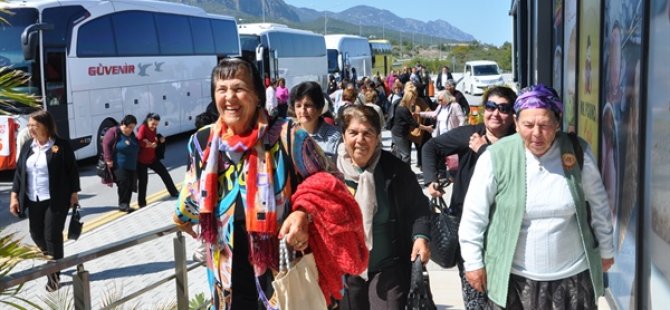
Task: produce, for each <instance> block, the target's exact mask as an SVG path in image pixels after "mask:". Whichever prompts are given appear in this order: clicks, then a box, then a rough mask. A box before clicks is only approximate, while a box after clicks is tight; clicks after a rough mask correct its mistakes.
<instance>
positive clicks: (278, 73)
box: [238, 23, 328, 89]
mask: <svg viewBox="0 0 670 310" xmlns="http://www.w3.org/2000/svg"><path fill="white" fill-rule="evenodd" d="M238 30H239V33H240V45H241V50H242V56H243V57H244V58H246V59H248V60H250V61H251V62H253V63H256V65H257V66H258V70H259V71H260V72H261V75H262V76H263V77H268V78H272V79H275V80H276V79H279V78H280V77H281V78H284V79H285V80H286V87H288V88H289V89H290V88H291V87H293V86H295V85H296V84H298V83H300V82H304V81H315V82H318V83H319V84H321V87H323V88H324V89H326V88H325V87H326V86H327V83H328V80H327V75H328V59H327V58H326V43H325V41H324V39H323V36H322V35H320V34H317V33H314V32H311V31H305V30H299V29H292V28H289V27H287V26H286V25H282V24H273V23H256V24H240V25H239V27H238Z"/></svg>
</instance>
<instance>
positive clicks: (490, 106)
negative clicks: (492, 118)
mask: <svg viewBox="0 0 670 310" xmlns="http://www.w3.org/2000/svg"><path fill="white" fill-rule="evenodd" d="M484 109H486V111H489V112H493V111H495V110H496V109H497V110H498V111H500V113H502V114H510V113H512V112H513V110H514V109H513V107H512V105H511V104H509V103H502V104H497V103H495V102H493V101H487V102H486V103H484Z"/></svg>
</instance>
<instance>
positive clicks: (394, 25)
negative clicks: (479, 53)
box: [167, 0, 476, 41]
mask: <svg viewBox="0 0 670 310" xmlns="http://www.w3.org/2000/svg"><path fill="white" fill-rule="evenodd" d="M167 1H171V2H180V3H184V4H189V5H193V6H199V7H202V8H203V9H205V10H207V11H208V12H212V13H220V14H227V15H232V16H235V17H236V18H238V19H240V18H241V19H242V20H243V22H258V21H262V19H263V16H264V17H265V20H266V21H268V22H270V21H272V22H279V23H286V24H289V25H292V26H294V27H298V28H303V29H308V28H305V27H303V26H307V25H310V28H309V30H312V31H315V32H323V25H324V24H327V26H328V33H335V32H336V29H335V28H334V29H331V27H332V26H335V25H340V27H338V28H337V29H345V30H348V31H346V32H347V33H354V34H355V33H356V31H355V30H359V29H360V27H362V26H365V27H366V28H367V29H371V28H370V27H373V28H374V30H375V31H366V33H370V32H374V33H375V34H376V35H377V36H379V32H384V31H388V32H389V33H390V32H391V31H394V32H399V33H404V34H403V35H402V36H403V37H404V38H409V37H412V36H417V38H418V37H419V36H426V37H435V38H441V39H446V40H449V41H474V40H476V39H475V37H474V36H472V35H471V34H469V33H466V32H464V31H462V30H460V29H458V28H457V27H454V26H453V25H451V24H449V22H447V21H444V20H441V19H438V20H434V21H420V20H416V19H412V18H402V17H399V16H397V15H395V14H393V13H392V12H391V11H389V10H384V9H378V8H375V7H371V6H367V5H359V6H355V7H352V8H349V9H346V10H344V11H342V12H339V13H336V12H331V11H326V12H325V13H324V11H316V10H313V9H310V8H298V7H295V6H292V5H290V4H287V3H285V2H284V1H283V0H167ZM263 5H264V6H265V7H263ZM263 8H264V9H263ZM326 16H327V20H326V21H325V23H324V17H326ZM336 21H337V22H336ZM346 24H349V25H348V26H345V25H346ZM312 28H315V29H312ZM351 30H354V31H351Z"/></svg>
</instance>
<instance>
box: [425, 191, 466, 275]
mask: <svg viewBox="0 0 670 310" xmlns="http://www.w3.org/2000/svg"><path fill="white" fill-rule="evenodd" d="M430 207H431V210H432V212H433V214H432V215H431V219H430V222H431V223H430V234H431V240H430V247H431V249H430V250H431V255H430V259H431V260H432V261H433V262H435V263H436V264H438V265H440V267H442V268H451V267H454V266H455V265H456V263H457V262H458V258H459V256H460V246H459V244H458V225H459V224H460V222H461V219H460V218H459V217H457V216H455V215H454V212H453V210H452V209H451V208H449V207H448V206H447V203H446V202H444V199H443V198H442V197H439V198H433V199H431V201H430Z"/></svg>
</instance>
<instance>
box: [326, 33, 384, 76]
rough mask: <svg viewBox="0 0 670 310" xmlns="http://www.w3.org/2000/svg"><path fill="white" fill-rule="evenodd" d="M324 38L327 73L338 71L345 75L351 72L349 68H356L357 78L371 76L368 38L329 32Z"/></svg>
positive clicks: (370, 55)
mask: <svg viewBox="0 0 670 310" xmlns="http://www.w3.org/2000/svg"><path fill="white" fill-rule="evenodd" d="M325 38H326V48H328V73H331V74H334V73H336V72H338V73H339V74H340V75H341V76H347V75H348V74H351V71H350V70H351V69H356V78H357V79H359V80H360V79H361V78H363V77H364V76H372V53H371V51H370V43H368V39H366V38H364V37H359V36H354V35H347V34H329V35H326V36H325ZM347 71H348V72H347Z"/></svg>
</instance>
